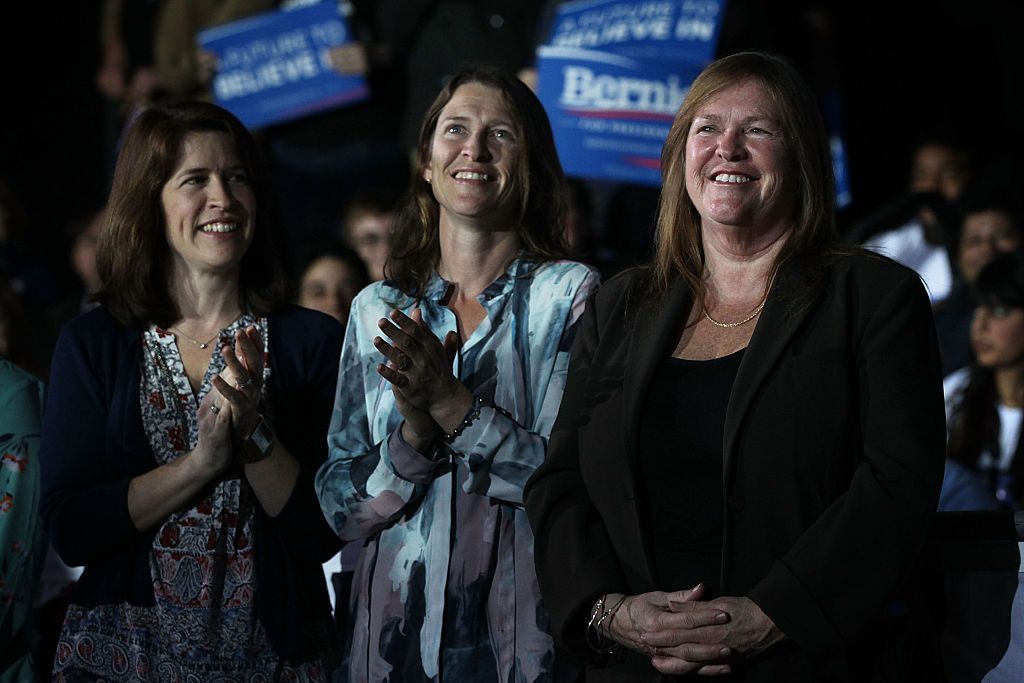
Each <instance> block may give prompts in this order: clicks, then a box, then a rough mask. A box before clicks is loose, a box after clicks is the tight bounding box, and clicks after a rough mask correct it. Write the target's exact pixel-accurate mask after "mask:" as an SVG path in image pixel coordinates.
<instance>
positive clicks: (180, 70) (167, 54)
mask: <svg viewBox="0 0 1024 683" xmlns="http://www.w3.org/2000/svg"><path fill="white" fill-rule="evenodd" d="M276 6H277V2H276V0H174V1H173V2H162V3H161V4H160V7H159V9H158V11H157V16H156V19H155V24H154V25H153V67H154V70H155V71H156V77H157V79H158V81H159V83H160V87H161V97H162V98H164V99H169V100H171V101H175V100H192V99H197V100H205V101H213V99H214V96H213V89H212V85H213V77H214V76H215V75H216V74H217V57H216V55H214V54H213V53H211V52H209V51H207V50H204V49H202V48H201V47H200V45H199V42H198V40H197V39H196V34H197V33H199V32H200V31H202V30H204V29H208V28H213V27H214V26H221V25H223V24H228V23H231V22H234V21H238V20H239V19H245V18H246V17H250V16H253V15H256V14H261V13H263V12H269V11H271V10H273V9H275V8H276Z"/></svg>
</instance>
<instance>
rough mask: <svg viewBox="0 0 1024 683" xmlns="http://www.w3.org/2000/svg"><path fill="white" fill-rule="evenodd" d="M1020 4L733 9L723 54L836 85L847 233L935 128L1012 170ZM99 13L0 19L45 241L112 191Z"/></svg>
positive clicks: (75, 5)
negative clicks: (848, 200) (787, 65)
mask: <svg viewBox="0 0 1024 683" xmlns="http://www.w3.org/2000/svg"><path fill="white" fill-rule="evenodd" d="M514 1H515V0H510V2H514ZM1014 4H1015V3H1014V2H1010V1H1008V0H1001V1H997V0H969V1H959V0H958V1H955V2H954V1H953V0H938V1H935V2H924V1H921V2H917V1H914V2H900V0H891V1H890V2H876V1H872V2H856V1H854V0H850V1H848V2H838V3H826V2H768V1H761V0H756V1H755V0H746V1H744V0H732V2H730V4H729V5H728V9H727V14H726V20H725V23H724V26H723V29H722V34H721V36H720V52H722V53H724V52H727V51H732V50H735V49H739V48H746V47H761V48H767V49H772V50H775V51H777V52H780V53H783V54H788V55H790V56H792V57H793V58H794V59H795V60H796V61H797V62H798V63H799V64H800V65H801V67H802V68H803V69H804V70H805V73H806V74H807V75H808V77H809V78H810V79H811V80H812V82H814V83H815V85H816V87H818V88H819V91H821V90H824V89H825V88H826V87H828V86H829V85H830V86H834V91H835V92H836V93H838V97H839V103H840V107H841V109H840V115H841V122H842V132H843V136H844V139H845V142H846V145H847V150H848V161H849V171H850V177H851V186H852V188H851V189H852V194H853V202H852V204H851V205H850V206H849V207H847V208H846V209H845V210H844V211H843V212H842V214H841V216H840V225H841V226H842V225H844V224H850V223H852V222H853V221H856V220H857V219H858V218H860V217H861V216H863V215H865V214H866V213H867V212H870V211H871V210H872V209H874V208H877V207H878V206H879V205H880V204H882V203H884V202H886V201H889V200H892V199H894V198H897V197H899V196H900V194H901V193H902V191H903V189H904V188H905V186H906V182H907V170H908V165H909V154H910V150H911V146H912V144H913V142H914V140H915V138H916V136H918V135H919V134H921V133H922V132H923V131H925V130H927V129H930V128H932V127H934V126H936V125H938V124H944V125H949V126H952V127H953V128H954V129H955V130H956V131H957V132H959V133H960V134H961V135H963V136H965V137H966V138H967V139H968V140H969V141H971V142H972V143H974V144H975V145H976V146H977V150H978V153H979V160H980V161H981V162H982V163H984V164H996V165H999V166H1003V167H1005V168H1006V169H1007V171H1006V172H1007V173H1012V172H1013V171H1014V170H1016V169H1015V168H1014V167H1015V165H1016V163H1017V161H1018V159H1019V158H1020V153H1021V151H1022V149H1024V148H1022V140H1024V103H1022V95H1021V93H1022V92H1024V76H1022V74H1024V71H1022V69H1021V58H1020V57H1019V56H1018V52H1019V49H1018V43H1019V42H1020V41H1021V38H1020V37H1019V35H1018V30H1019V26H1020V24H1019V23H1018V22H1017V21H1016V20H1012V19H1011V15H1010V8H1011V6H1013V5H1014ZM97 16H98V3H97V2H95V1H91V2H70V3H35V6H34V7H28V6H26V5H21V4H19V3H10V4H8V5H7V7H6V8H5V9H3V10H0V41H2V47H0V49H2V50H3V53H2V56H0V58H2V60H3V61H2V63H3V64H4V71H5V73H6V74H7V75H6V77H5V78H4V86H3V88H4V96H3V101H2V106H0V111H2V112H3V114H2V116H3V119H4V123H3V125H2V127H0V130H2V138H0V177H3V178H5V179H7V181H8V182H9V183H11V184H12V185H13V186H14V188H15V190H16V191H17V193H18V196H19V197H20V198H21V200H22V202H23V203H24V205H25V208H26V209H27V211H28V214H29V219H30V225H31V226H32V232H33V234H34V235H35V236H36V239H38V240H42V241H44V242H45V243H47V244H50V243H51V240H59V239H61V236H62V234H63V231H64V229H65V226H66V224H67V222H68V221H69V220H71V219H72V218H73V217H75V216H77V215H79V214H80V213H81V212H82V211H84V210H85V209H86V208H88V207H89V206H91V205H94V204H95V203H96V202H97V201H99V200H100V199H102V197H103V195H104V193H105V191H106V177H107V176H106V167H105V164H106V163H107V162H106V159H105V158H104V132H103V120H104V118H103V107H104V102H103V100H102V98H101V96H100V95H99V94H98V92H97V91H96V89H95V87H94V85H93V80H94V74H95V70H96V67H97V64H98V45H97V40H96V36H97V29H96V25H97V24H96V22H97ZM814 27H816V28H814ZM52 243H54V244H56V242H52Z"/></svg>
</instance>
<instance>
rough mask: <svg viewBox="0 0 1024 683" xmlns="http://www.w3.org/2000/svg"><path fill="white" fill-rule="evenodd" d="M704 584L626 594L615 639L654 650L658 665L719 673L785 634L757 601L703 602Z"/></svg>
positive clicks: (667, 670) (615, 621)
mask: <svg viewBox="0 0 1024 683" xmlns="http://www.w3.org/2000/svg"><path fill="white" fill-rule="evenodd" d="M703 592H704V586H703V584H698V585H697V586H696V587H695V588H692V589H690V590H684V591H676V592H674V593H665V592H661V591H655V592H651V593H644V594H641V595H634V596H630V597H628V598H626V599H625V601H624V602H623V604H622V606H621V608H620V609H619V610H618V611H617V612H616V613H615V616H614V618H613V619H612V623H611V625H610V628H609V630H610V634H611V636H612V638H613V639H614V640H616V641H617V642H619V643H622V644H623V645H625V646H626V647H629V648H631V649H633V650H637V651H639V652H643V653H646V654H649V655H651V663H652V665H653V666H654V668H655V669H657V670H658V671H660V672H661V673H664V674H676V675H682V674H687V673H691V672H694V671H696V672H697V673H698V674H700V675H705V676H718V675H722V674H727V673H729V672H731V671H732V666H731V664H730V661H731V659H732V658H733V657H734V656H736V655H743V656H753V655H755V654H758V653H759V652H762V651H763V650H765V649H767V648H768V647H769V646H771V645H772V644H774V643H775V642H778V641H779V640H781V639H782V633H781V632H780V631H779V630H778V629H777V628H776V627H775V624H774V623H773V622H772V621H771V619H769V618H768V616H767V615H765V614H764V612H762V611H761V609H760V608H759V607H758V606H757V604H756V603H754V601H752V600H750V599H749V598H746V597H721V598H716V599H715V600H711V601H707V602H705V601H702V600H701V599H700V598H701V596H702V594H703Z"/></svg>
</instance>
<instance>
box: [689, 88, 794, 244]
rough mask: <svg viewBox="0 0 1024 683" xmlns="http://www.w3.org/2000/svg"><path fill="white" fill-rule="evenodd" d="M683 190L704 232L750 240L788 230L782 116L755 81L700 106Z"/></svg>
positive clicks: (789, 197) (789, 195) (790, 196)
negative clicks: (736, 232)
mask: <svg viewBox="0 0 1024 683" xmlns="http://www.w3.org/2000/svg"><path fill="white" fill-rule="evenodd" d="M685 162H686V191H687V194H688V195H689V197H690V200H691V201H692V202H693V205H694V207H695V208H696V210H697V212H698V213H699V214H700V216H701V219H702V220H701V223H702V226H703V228H704V230H707V229H709V228H712V229H722V228H725V229H726V230H731V229H735V228H739V229H742V230H744V232H745V233H747V235H748V236H752V235H757V234H767V233H774V232H778V231H782V230H785V229H788V227H789V225H790V222H791V219H792V211H793V206H794V203H795V196H794V192H793V191H792V190H791V189H790V186H789V184H787V182H786V174H787V173H789V172H791V171H792V170H793V169H792V168H791V166H792V161H791V155H790V153H789V151H788V149H787V147H786V143H785V137H784V135H783V131H782V129H781V123H780V116H779V115H778V112H777V111H776V109H775V106H774V104H773V103H772V100H771V99H770V98H769V96H768V94H767V92H766V91H765V90H764V89H763V88H762V87H761V86H760V85H759V84H758V83H757V82H756V81H753V80H746V81H743V82H742V83H740V84H738V85H735V86H731V87H728V88H725V89H724V90H722V91H721V92H719V93H718V94H716V95H715V96H713V97H711V98H710V99H709V100H708V102H707V103H706V104H705V105H704V106H703V107H701V108H700V109H699V110H698V111H697V114H696V116H695V117H694V119H693V123H692V125H691V126H690V130H689V133H688V135H687V139H686V152H685Z"/></svg>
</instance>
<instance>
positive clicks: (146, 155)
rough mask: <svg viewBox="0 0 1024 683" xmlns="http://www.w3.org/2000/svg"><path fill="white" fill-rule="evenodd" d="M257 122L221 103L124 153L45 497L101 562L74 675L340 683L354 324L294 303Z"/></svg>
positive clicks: (71, 639)
mask: <svg viewBox="0 0 1024 683" xmlns="http://www.w3.org/2000/svg"><path fill="white" fill-rule="evenodd" d="M265 183H266V181H265V173H264V171H263V170H262V167H261V164H260V160H259V158H258V154H257V147H256V144H255V141H254V139H253V137H252V135H251V134H250V133H249V132H248V131H247V130H246V129H245V128H244V127H243V126H242V124H241V123H240V122H239V121H238V120H237V119H236V118H235V117H234V116H232V115H231V114H230V113H229V112H227V111H226V110H224V109H222V108H220V107H217V106H215V105H212V104H207V103H198V102H195V103H182V104H178V105H173V106H168V107H160V108H151V109H148V110H146V111H145V112H143V113H142V114H140V115H139V116H138V118H137V119H136V121H135V122H134V123H133V125H132V127H131V128H130V130H129V131H128V133H127V136H126V138H125V141H124V144H123V146H122V149H121V152H120V154H119V157H118V162H117V166H116V169H115V173H114V180H113V187H112V190H111V193H110V198H109V203H108V209H107V214H106V222H105V224H104V227H103V229H102V232H101V236H100V243H99V247H98V254H97V262H98V268H99V272H100V277H101V279H102V285H101V288H100V290H99V292H98V295H97V298H98V301H99V302H100V304H101V305H100V306H99V307H97V308H95V309H93V310H92V311H90V312H88V313H85V314H83V315H81V316H79V317H78V318H76V319H74V320H73V321H71V322H70V323H68V324H67V325H66V326H65V327H64V329H63V330H62V332H61V335H60V339H59V341H58V344H57V348H56V351H55V353H54V358H53V365H52V372H51V377H50V382H51V384H50V394H49V400H48V403H47V410H46V415H45V418H44V434H43V444H42V454H41V460H42V468H43V471H42V504H41V510H42V514H43V517H44V520H45V523H46V528H47V531H48V532H49V534H50V538H51V540H52V543H53V545H54V547H55V549H56V550H57V552H58V553H59V554H60V556H61V558H62V559H63V560H64V561H65V562H66V563H67V564H69V565H72V566H79V565H84V566H85V570H84V573H83V574H82V577H81V579H80V580H79V582H78V584H77V587H76V589H75V592H74V594H73V595H72V597H71V604H70V607H69V609H68V611H67V615H66V617H65V620H64V627H63V630H62V632H61V636H60V641H59V643H58V645H57V654H56V660H55V662H54V677H55V679H56V680H97V679H106V680H111V679H121V678H125V677H130V678H136V677H137V678H139V679H142V680H147V679H153V680H187V679H197V680H223V679H230V680H246V681H248V680H253V681H255V680H280V679H282V678H286V679H288V680H312V681H317V680H326V679H327V677H328V674H329V672H328V671H327V669H326V667H327V666H329V662H330V657H329V655H330V647H331V642H332V636H331V634H330V632H329V629H330V623H331V620H330V612H329V605H328V601H327V592H326V587H325V585H324V579H323V574H322V572H321V569H320V565H321V563H322V562H323V561H324V560H326V559H327V558H328V557H330V556H331V555H332V554H334V553H335V552H336V551H337V550H338V548H339V546H340V544H339V543H338V540H337V538H336V537H335V536H334V534H333V533H332V532H331V530H330V528H329V527H328V526H327V525H326V524H325V523H324V520H323V517H322V515H321V514H320V512H319V508H318V506H317V502H316V495H315V493H314V490H313V475H314V473H315V471H316V468H317V467H318V466H319V464H320V463H321V462H322V461H323V460H324V458H325V457H326V448H325V441H324V439H325V436H326V433H327V423H328V420H329V415H330V409H331V403H330V402H331V397H332V396H333V391H334V383H335V381H336V377H337V367H338V365H337V363H338V355H339V353H340V344H341V334H342V330H341V327H340V325H339V324H338V323H337V321H335V320H333V319H332V318H330V317H329V316H326V315H323V314H321V313H318V312H315V311H309V310H306V309H300V308H298V307H295V306H290V305H286V304H285V303H284V300H283V298H282V292H280V291H279V290H280V289H281V284H282V280H281V279H280V277H279V273H280V268H279V267H278V266H277V263H276V261H275V258H274V249H273V244H272V239H271V228H272V226H271V225H270V224H269V222H268V218H269V216H270V215H271V214H270V211H269V210H268V209H269V207H268V206H267V203H268V202H269V199H270V194H269V191H268V188H267V186H266V184H265Z"/></svg>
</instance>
